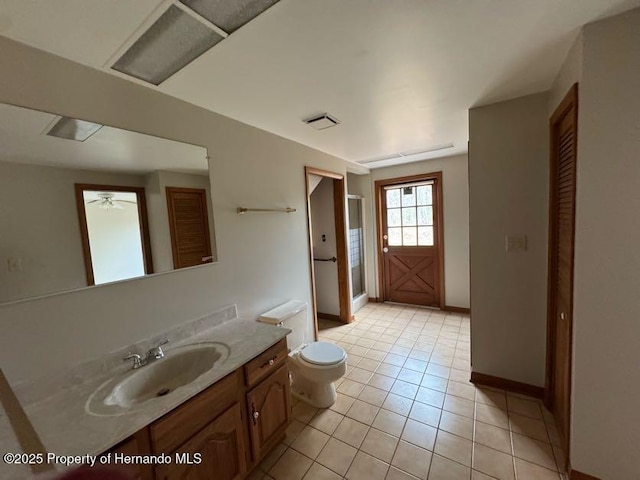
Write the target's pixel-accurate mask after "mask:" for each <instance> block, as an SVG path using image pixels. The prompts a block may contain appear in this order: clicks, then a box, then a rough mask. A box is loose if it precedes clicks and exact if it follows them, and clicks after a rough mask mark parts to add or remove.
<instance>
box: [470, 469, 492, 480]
mask: <svg viewBox="0 0 640 480" xmlns="http://www.w3.org/2000/svg"><path fill="white" fill-rule="evenodd" d="M471 480H495V477H490V476H489V475H485V474H484V473H482V472H479V471H477V470H471Z"/></svg>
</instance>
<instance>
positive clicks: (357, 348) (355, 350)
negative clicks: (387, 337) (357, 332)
mask: <svg viewBox="0 0 640 480" xmlns="http://www.w3.org/2000/svg"><path fill="white" fill-rule="evenodd" d="M358 341H360V337H358V338H356V341H355V342H354V343H355V345H354V346H353V347H351V348H350V349H349V356H348V358H347V362H348V363H350V364H351V365H355V363H354V361H353V360H351V357H352V356H354V355H357V356H358V357H362V356H363V355H364V354H365V353H367V351H368V350H369V349H368V348H365V347H363V346H361V345H358V344H357V342H358ZM350 360H351V361H350ZM358 361H360V359H358Z"/></svg>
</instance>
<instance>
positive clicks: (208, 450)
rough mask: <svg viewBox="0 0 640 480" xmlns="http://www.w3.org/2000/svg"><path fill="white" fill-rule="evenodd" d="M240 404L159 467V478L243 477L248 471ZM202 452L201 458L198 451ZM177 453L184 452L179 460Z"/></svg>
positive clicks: (220, 479) (227, 479)
mask: <svg viewBox="0 0 640 480" xmlns="http://www.w3.org/2000/svg"><path fill="white" fill-rule="evenodd" d="M244 428H245V427H244V424H243V422H242V417H241V412H240V405H238V404H235V405H234V406H233V407H231V408H230V409H229V410H227V411H226V412H225V413H223V414H222V415H220V416H219V417H218V418H217V419H216V420H214V421H213V422H211V423H210V424H209V426H207V427H205V428H204V429H203V430H202V431H201V432H200V433H198V434H197V435H195V436H194V437H193V438H192V439H191V440H189V441H187V443H185V444H184V445H183V446H182V447H180V448H179V449H178V450H177V452H175V453H174V454H173V455H172V460H173V461H172V462H171V463H170V464H166V465H159V466H158V467H156V479H157V480H212V479H215V480H239V479H241V478H244V475H245V473H246V469H247V467H246V458H245V451H244V438H243V430H244ZM198 454H199V455H200V458H199V459H198V457H197V455H198ZM176 455H182V458H181V461H180V462H178V461H177V457H176Z"/></svg>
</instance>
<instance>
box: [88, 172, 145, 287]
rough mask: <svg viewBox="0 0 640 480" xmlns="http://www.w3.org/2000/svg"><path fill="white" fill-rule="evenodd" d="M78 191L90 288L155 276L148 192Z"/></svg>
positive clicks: (115, 188) (95, 188)
mask: <svg viewBox="0 0 640 480" xmlns="http://www.w3.org/2000/svg"><path fill="white" fill-rule="evenodd" d="M75 188H76V205H77V208H78V219H79V221H80V235H81V239H82V247H83V248H82V249H83V255H84V263H85V273H86V278H87V285H89V286H91V285H101V284H104V283H110V282H117V281H119V280H126V279H129V278H136V277H142V276H144V275H146V274H150V273H153V262H152V259H151V246H150V245H151V242H150V239H149V226H148V221H147V207H146V202H145V194H144V188H139V187H122V186H117V185H87V184H76V185H75Z"/></svg>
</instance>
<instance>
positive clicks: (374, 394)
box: [358, 385, 387, 407]
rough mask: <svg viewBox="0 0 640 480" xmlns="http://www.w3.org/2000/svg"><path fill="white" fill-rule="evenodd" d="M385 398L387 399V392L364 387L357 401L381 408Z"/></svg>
mask: <svg viewBox="0 0 640 480" xmlns="http://www.w3.org/2000/svg"><path fill="white" fill-rule="evenodd" d="M385 398H387V392H386V391H385V390H380V389H379V388H374V387H371V386H369V385H367V386H366V387H364V390H362V392H361V393H360V396H359V397H358V399H359V400H362V401H363V402H367V403H370V404H371V405H375V406H377V407H380V406H382V404H383V403H384V399H385Z"/></svg>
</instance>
